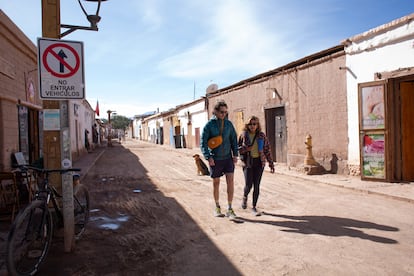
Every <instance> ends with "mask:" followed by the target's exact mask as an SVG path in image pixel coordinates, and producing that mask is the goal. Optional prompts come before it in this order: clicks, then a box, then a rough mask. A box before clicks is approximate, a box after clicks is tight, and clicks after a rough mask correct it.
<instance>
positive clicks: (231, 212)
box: [226, 209, 237, 219]
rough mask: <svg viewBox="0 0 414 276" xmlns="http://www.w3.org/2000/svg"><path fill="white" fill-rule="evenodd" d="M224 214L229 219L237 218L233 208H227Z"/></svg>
mask: <svg viewBox="0 0 414 276" xmlns="http://www.w3.org/2000/svg"><path fill="white" fill-rule="evenodd" d="M226 216H227V217H228V218H229V219H236V218H237V216H236V213H234V210H233V209H228V210H227V213H226Z"/></svg>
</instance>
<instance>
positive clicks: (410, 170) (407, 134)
mask: <svg viewBox="0 0 414 276" xmlns="http://www.w3.org/2000/svg"><path fill="white" fill-rule="evenodd" d="M400 91H401V157H402V168H401V172H402V180H403V181H414V120H413V118H414V82H413V81H411V82H401V83H400Z"/></svg>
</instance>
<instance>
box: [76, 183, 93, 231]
mask: <svg viewBox="0 0 414 276" xmlns="http://www.w3.org/2000/svg"><path fill="white" fill-rule="evenodd" d="M73 209H74V211H75V214H74V217H75V239H80V238H81V236H82V234H83V233H84V232H85V227H86V224H87V223H88V221H89V192H88V189H87V188H86V187H85V186H83V185H82V184H78V185H76V186H75V188H74V191H73Z"/></svg>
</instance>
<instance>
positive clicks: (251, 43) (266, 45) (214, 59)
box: [159, 1, 292, 78]
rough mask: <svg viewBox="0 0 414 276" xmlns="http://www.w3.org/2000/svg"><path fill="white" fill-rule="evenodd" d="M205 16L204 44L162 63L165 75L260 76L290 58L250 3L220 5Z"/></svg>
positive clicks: (278, 38) (183, 76) (280, 42)
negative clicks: (206, 27)
mask: <svg viewBox="0 0 414 276" xmlns="http://www.w3.org/2000/svg"><path fill="white" fill-rule="evenodd" d="M208 12H210V13H211V14H209V15H207V16H206V17H205V19H206V21H207V22H205V24H207V26H208V27H209V30H208V31H207V33H206V34H204V37H205V38H206V41H205V42H203V43H199V44H196V45H195V46H193V47H191V48H189V49H187V50H185V51H183V52H181V53H179V54H176V55H173V56H170V57H168V58H166V59H164V60H162V61H161V62H160V64H159V68H160V69H161V70H162V71H163V72H164V73H165V74H167V75H170V76H173V77H178V78H195V77H200V76H218V75H219V74H220V73H223V72H228V71H238V72H245V73H259V72H262V71H265V70H269V69H271V68H274V67H275V65H277V64H279V63H280V62H281V61H282V60H285V59H286V57H289V56H291V55H292V54H291V53H289V52H290V51H289V50H288V49H287V48H286V47H285V46H284V43H283V35H280V36H278V35H277V32H275V31H274V30H271V29H269V26H266V25H263V24H262V23H260V11H259V10H257V7H255V6H254V5H252V4H251V2H247V1H219V2H217V3H216V5H215V6H214V7H213V8H210V9H209V10H208ZM279 53H284V57H283V58H281V55H280V54H279Z"/></svg>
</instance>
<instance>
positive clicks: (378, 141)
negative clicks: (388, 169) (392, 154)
mask: <svg viewBox="0 0 414 276" xmlns="http://www.w3.org/2000/svg"><path fill="white" fill-rule="evenodd" d="M361 140H362V141H361V143H362V158H361V159H362V160H361V161H362V172H361V173H362V177H363V178H378V179H385V134H384V132H383V131H381V132H371V133H370V132H366V133H364V134H363V135H362V137H361Z"/></svg>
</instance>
